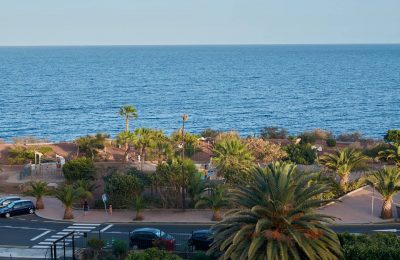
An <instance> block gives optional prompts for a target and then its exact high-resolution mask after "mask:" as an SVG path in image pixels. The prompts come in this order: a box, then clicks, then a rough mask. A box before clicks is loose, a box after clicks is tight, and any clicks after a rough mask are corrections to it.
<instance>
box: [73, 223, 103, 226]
mask: <svg viewBox="0 0 400 260" xmlns="http://www.w3.org/2000/svg"><path fill="white" fill-rule="evenodd" d="M100 225H101V224H88V223H85V224H80V223H75V224H73V226H100Z"/></svg>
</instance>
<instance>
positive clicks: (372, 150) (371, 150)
mask: <svg viewBox="0 0 400 260" xmlns="http://www.w3.org/2000/svg"><path fill="white" fill-rule="evenodd" d="M387 149H390V145H389V144H385V143H378V144H375V145H373V146H371V147H368V148H365V149H363V151H362V152H363V154H364V155H366V156H368V157H371V158H376V157H377V156H378V154H379V152H381V151H386V150H387Z"/></svg>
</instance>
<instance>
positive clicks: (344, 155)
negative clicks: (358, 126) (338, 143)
mask: <svg viewBox="0 0 400 260" xmlns="http://www.w3.org/2000/svg"><path fill="white" fill-rule="evenodd" d="M367 159H368V158H367V157H366V156H364V155H363V154H362V153H361V152H359V151H356V150H353V149H349V148H345V149H343V150H336V151H335V152H334V153H333V154H325V155H322V156H321V157H320V160H319V163H320V164H321V165H323V166H325V167H326V168H327V169H329V170H331V171H334V172H336V174H337V175H338V176H339V177H340V186H342V187H343V190H344V191H346V190H347V186H348V183H349V175H350V173H351V172H352V171H353V170H355V169H357V168H359V167H361V166H363V164H364V163H365V161H366V160H367Z"/></svg>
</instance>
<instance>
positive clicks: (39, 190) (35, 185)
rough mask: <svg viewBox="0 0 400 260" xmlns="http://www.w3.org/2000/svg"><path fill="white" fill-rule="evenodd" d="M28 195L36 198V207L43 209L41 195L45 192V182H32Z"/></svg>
mask: <svg viewBox="0 0 400 260" xmlns="http://www.w3.org/2000/svg"><path fill="white" fill-rule="evenodd" d="M30 185H31V190H30V191H29V192H28V194H29V195H31V196H34V197H35V198H36V209H44V203H43V196H44V195H46V194H47V192H48V190H47V183H46V182H43V181H37V182H32V183H31V184H30Z"/></svg>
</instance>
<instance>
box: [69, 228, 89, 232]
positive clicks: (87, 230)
mask: <svg viewBox="0 0 400 260" xmlns="http://www.w3.org/2000/svg"><path fill="white" fill-rule="evenodd" d="M74 231H75V232H90V231H91V230H90V229H85V230H83V229H70V228H67V229H63V232H69V233H70V232H74Z"/></svg>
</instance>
